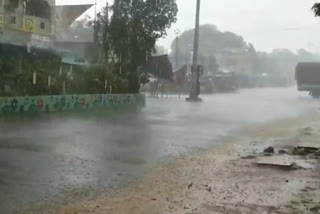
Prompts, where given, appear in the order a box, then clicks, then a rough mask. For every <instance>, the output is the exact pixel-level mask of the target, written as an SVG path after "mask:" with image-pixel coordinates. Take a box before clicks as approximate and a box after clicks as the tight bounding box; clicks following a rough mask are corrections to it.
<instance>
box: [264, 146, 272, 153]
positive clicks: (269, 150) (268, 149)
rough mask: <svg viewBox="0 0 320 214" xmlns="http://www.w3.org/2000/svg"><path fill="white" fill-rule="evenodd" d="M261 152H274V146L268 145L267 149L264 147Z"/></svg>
mask: <svg viewBox="0 0 320 214" xmlns="http://www.w3.org/2000/svg"><path fill="white" fill-rule="evenodd" d="M263 152H264V153H267V154H274V148H273V147H271V146H270V147H268V148H267V149H265V150H264V151H263Z"/></svg>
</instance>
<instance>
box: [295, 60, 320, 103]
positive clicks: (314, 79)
mask: <svg viewBox="0 0 320 214" xmlns="http://www.w3.org/2000/svg"><path fill="white" fill-rule="evenodd" d="M295 77H296V81H297V86H298V91H307V92H309V94H310V95H311V96H312V97H313V98H319V97H320V62H300V63H298V64H297V66H296V73H295Z"/></svg>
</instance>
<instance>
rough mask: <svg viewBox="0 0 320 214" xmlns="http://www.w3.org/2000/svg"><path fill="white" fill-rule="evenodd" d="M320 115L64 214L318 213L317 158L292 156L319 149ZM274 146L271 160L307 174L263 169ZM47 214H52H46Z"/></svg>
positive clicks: (169, 168) (278, 124)
mask: <svg viewBox="0 0 320 214" xmlns="http://www.w3.org/2000/svg"><path fill="white" fill-rule="evenodd" d="M319 119H320V112H316V113H312V114H310V115H305V116H303V117H301V118H298V119H288V120H281V121H274V122H271V123H268V124H265V125H260V126H256V127H248V128H246V129H244V130H241V131H239V133H237V135H238V136H239V137H237V139H232V140H230V141H229V140H228V139H225V140H224V143H223V145H222V146H221V147H220V148H218V149H217V150H213V151H207V152H205V153H199V154H196V155H193V156H190V157H183V158H180V159H177V160H176V161H174V162H171V163H169V164H165V165H159V166H157V167H155V168H154V169H152V170H151V171H150V172H149V173H148V174H147V175H146V176H145V177H144V179H143V180H142V181H141V182H140V183H139V184H138V185H137V186H135V187H132V188H131V189H127V190H125V191H123V192H122V193H120V194H119V195H118V196H116V197H113V198H101V199H95V200H88V201H80V202H78V203H75V204H71V205H68V206H66V207H63V208H62V209H61V212H60V213H61V214H80V213H81V214H82V213H83V214H84V213H94V214H102V213H107V214H191V213H192V214H226V213H228V214H238V213H239V214H240V213H250V214H254V213H257V214H264V213H270V214H271V213H274V214H276V213H278V214H280V213H288V214H289V213H290V214H292V213H320V180H319V176H320V164H319V159H318V158H319V157H318V156H317V155H308V154H304V155H297V154H296V155H292V154H291V153H292V151H293V149H294V147H296V146H298V145H300V144H301V143H308V145H310V144H312V145H314V146H317V147H319V146H320V143H319V141H318V139H320V120H319ZM269 146H272V147H273V148H274V150H275V153H278V151H280V150H283V151H280V152H281V153H286V152H288V153H289V154H271V155H272V156H271V157H269V156H266V157H269V158H273V157H274V156H276V157H279V156H282V155H288V156H290V157H291V158H293V159H294V160H295V161H296V162H297V163H305V164H308V165H309V166H312V167H311V168H308V169H294V170H290V169H284V168H281V167H274V166H261V165H257V164H256V162H257V161H258V159H259V158H260V157H262V156H263V157H265V156H264V155H263V154H262V153H263V151H264V149H266V148H267V147H269ZM48 213H50V212H49V211H48Z"/></svg>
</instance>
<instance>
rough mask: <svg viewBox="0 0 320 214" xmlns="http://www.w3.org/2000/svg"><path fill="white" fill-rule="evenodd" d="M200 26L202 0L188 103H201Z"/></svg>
mask: <svg viewBox="0 0 320 214" xmlns="http://www.w3.org/2000/svg"><path fill="white" fill-rule="evenodd" d="M199 25H200V0H197V10H196V24H195V30H194V43H193V60H192V68H191V71H192V80H191V92H190V97H189V98H188V99H187V100H188V101H195V102H197V101H201V100H200V99H199V92H200V88H199V87H200V83H199V71H198V52H199Z"/></svg>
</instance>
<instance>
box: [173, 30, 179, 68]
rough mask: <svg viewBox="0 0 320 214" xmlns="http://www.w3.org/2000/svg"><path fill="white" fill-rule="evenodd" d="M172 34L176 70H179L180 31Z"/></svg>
mask: <svg viewBox="0 0 320 214" xmlns="http://www.w3.org/2000/svg"><path fill="white" fill-rule="evenodd" d="M174 33H175V34H176V66H175V67H176V69H179V34H180V30H179V29H176V30H175V31H174Z"/></svg>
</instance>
